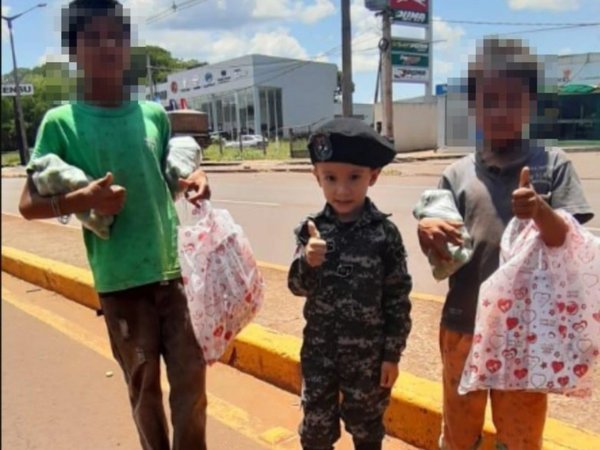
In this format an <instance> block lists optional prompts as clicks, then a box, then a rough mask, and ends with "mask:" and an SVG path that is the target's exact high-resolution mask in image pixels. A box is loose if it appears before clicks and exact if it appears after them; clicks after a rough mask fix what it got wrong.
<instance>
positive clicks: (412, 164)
mask: <svg viewBox="0 0 600 450" xmlns="http://www.w3.org/2000/svg"><path fill="white" fill-rule="evenodd" d="M562 149H563V150H564V151H565V152H567V153H568V154H569V158H570V159H571V160H573V161H574V162H575V161H576V160H579V159H583V160H588V159H590V158H592V159H600V147H592V146H589V147H563V148H562ZM465 154H466V153H464V152H461V153H452V152H446V151H437V150H423V151H418V152H407V153H398V154H397V155H396V158H395V159H394V162H392V163H391V164H389V165H388V166H386V167H385V169H384V170H383V174H384V175H405V176H407V175H408V176H439V174H440V173H441V171H442V169H443V168H444V167H445V166H447V165H448V164H450V163H452V162H453V161H455V160H457V159H459V158H461V157H463V156H464V155H465ZM202 168H203V169H204V170H205V171H206V172H207V173H257V172H300V173H310V172H312V165H311V163H310V160H309V159H300V158H299V159H289V160H283V161H275V160H251V161H204V162H203V163H202ZM25 175H26V174H25V169H24V167H22V166H13V167H2V177H6V178H21V177H25ZM580 175H581V174H580Z"/></svg>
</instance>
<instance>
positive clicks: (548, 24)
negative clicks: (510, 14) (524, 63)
mask: <svg viewBox="0 0 600 450" xmlns="http://www.w3.org/2000/svg"><path fill="white" fill-rule="evenodd" d="M433 21H434V22H447V23H456V24H462V25H501V26H515V27H522V26H523V27H567V26H569V27H570V26H596V25H600V22H565V23H556V22H486V21H480V20H448V19H442V18H440V19H437V18H434V19H433Z"/></svg>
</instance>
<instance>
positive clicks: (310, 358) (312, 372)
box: [299, 351, 390, 449]
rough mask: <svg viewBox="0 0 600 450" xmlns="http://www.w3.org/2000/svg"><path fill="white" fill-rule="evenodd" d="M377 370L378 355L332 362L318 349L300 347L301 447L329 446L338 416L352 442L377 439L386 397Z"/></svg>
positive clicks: (337, 432)
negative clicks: (301, 383) (301, 350)
mask: <svg viewBox="0 0 600 450" xmlns="http://www.w3.org/2000/svg"><path fill="white" fill-rule="evenodd" d="M319 353H320V352H319ZM373 354H378V352H376V351H375V352H373ZM380 372H381V360H380V359H379V358H369V359H367V360H361V361H359V362H356V361H342V362H341V363H340V362H338V363H337V364H336V362H334V361H333V360H332V359H331V358H327V357H324V356H323V355H322V354H321V353H320V354H318V355H314V354H313V355H311V354H310V353H309V352H305V351H303V355H302V376H303V386H302V407H303V409H304V417H303V420H302V423H301V424H300V429H299V432H300V441H301V443H302V447H303V448H311V449H312V448H314V449H330V448H332V446H333V444H334V443H335V442H336V441H337V440H338V439H339V437H340V418H341V419H342V420H343V421H344V424H345V426H346V430H347V431H348V432H349V433H350V434H351V435H352V438H353V440H354V443H355V445H356V444H361V443H370V442H380V441H381V440H382V439H383V437H384V435H385V429H384V426H383V413H384V412H385V409H386V408H387V405H388V403H389V398H390V389H384V388H382V387H380V385H379V381H380ZM340 393H341V396H340Z"/></svg>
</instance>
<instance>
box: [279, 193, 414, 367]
mask: <svg viewBox="0 0 600 450" xmlns="http://www.w3.org/2000/svg"><path fill="white" fill-rule="evenodd" d="M309 219H310V220H312V221H313V222H314V223H315V225H316V226H317V229H318V230H319V232H320V234H321V237H322V239H324V240H325V241H326V242H327V255H326V261H325V262H324V263H323V265H322V266H320V267H316V268H312V267H310V266H309V265H308V263H307V262H306V260H305V256H304V246H305V245H306V243H307V242H308V228H307V222H308V220H309ZM295 234H296V238H297V243H298V248H297V251H296V254H295V256H294V260H293V262H292V265H291V267H290V271H289V274H288V286H289V289H290V290H291V291H292V293H293V294H294V295H299V296H304V297H306V303H305V305H304V317H305V319H306V327H305V329H304V341H305V343H306V342H307V341H308V342H309V345H310V342H313V345H314V347H315V348H316V349H317V348H319V346H330V345H331V343H336V345H337V347H346V349H345V350H346V351H345V352H344V349H342V352H343V353H346V354H350V355H351V354H360V353H364V354H365V356H366V354H368V353H369V352H370V353H373V352H377V351H380V352H381V358H382V360H384V361H391V362H398V361H399V360H400V355H401V354H402V351H403V350H404V348H405V347H406V340H407V338H408V334H409V333H410V329H411V319H410V310H411V303H410V299H409V293H410V290H411V288H412V281H411V277H410V275H409V274H408V270H407V266H406V252H405V249H404V245H403V243H402V237H401V236H400V232H399V231H398V229H397V228H396V226H395V225H394V224H393V223H392V222H391V221H390V220H388V215H386V214H383V213H381V212H380V211H379V210H378V209H377V208H376V207H375V205H374V204H373V203H372V202H371V201H370V200H369V199H368V198H367V199H366V203H365V207H364V209H363V212H362V213H361V216H360V217H359V218H358V220H357V221H356V222H354V223H352V224H344V223H342V222H340V221H339V220H338V218H337V217H336V215H335V213H334V212H333V210H332V208H331V206H329V205H326V206H325V208H324V209H323V211H321V212H320V213H319V214H316V215H314V216H309V217H308V218H307V219H305V220H304V221H303V222H302V223H301V224H300V226H299V227H298V228H297V229H296V230H295ZM336 351H337V355H338V356H339V354H340V352H339V348H338V349H337V350H336Z"/></svg>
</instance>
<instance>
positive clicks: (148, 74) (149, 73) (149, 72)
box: [146, 48, 154, 101]
mask: <svg viewBox="0 0 600 450" xmlns="http://www.w3.org/2000/svg"><path fill="white" fill-rule="evenodd" d="M146 83H148V89H149V91H150V101H154V81H153V80H152V66H151V65H150V50H149V49H148V48H146Z"/></svg>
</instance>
